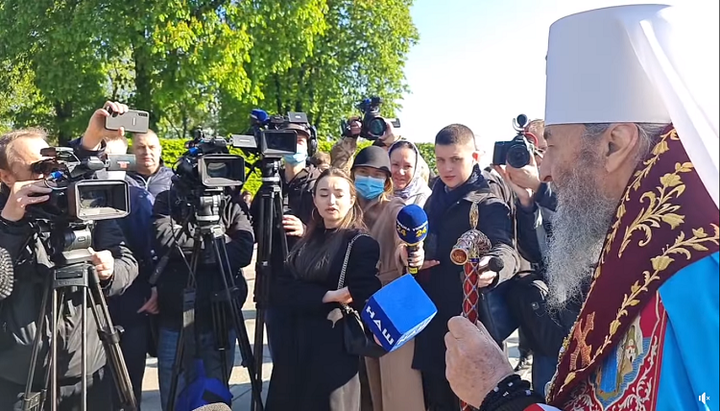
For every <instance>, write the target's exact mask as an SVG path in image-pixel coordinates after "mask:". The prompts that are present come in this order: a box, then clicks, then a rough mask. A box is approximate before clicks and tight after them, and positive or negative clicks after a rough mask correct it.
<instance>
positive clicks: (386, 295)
mask: <svg viewBox="0 0 720 411" xmlns="http://www.w3.org/2000/svg"><path fill="white" fill-rule="evenodd" d="M435 314H437V308H436V307H435V304H433V302H432V300H430V297H428V296H427V294H425V291H423V289H422V288H421V287H420V284H418V283H417V281H416V280H415V277H413V276H412V275H409V274H406V275H403V276H401V277H400V278H398V279H397V280H395V281H393V282H391V283H390V284H388V285H386V286H385V287H383V288H381V289H380V290H379V291H378V292H376V293H375V294H373V295H372V297H370V299H368V302H367V303H366V304H365V308H363V311H362V313H360V316H361V317H362V319H363V321H364V322H365V324H366V325H367V327H368V328H369V329H370V331H372V333H373V335H374V336H375V337H376V338H377V340H378V341H379V342H380V345H382V347H383V348H384V349H385V351H387V352H392V351H395V350H397V349H398V348H400V347H402V346H403V345H404V344H405V343H406V342H408V341H410V340H411V339H412V338H413V337H415V336H416V335H417V334H418V333H420V331H422V330H424V329H425V327H427V325H428V324H430V321H431V320H432V319H433V317H435Z"/></svg>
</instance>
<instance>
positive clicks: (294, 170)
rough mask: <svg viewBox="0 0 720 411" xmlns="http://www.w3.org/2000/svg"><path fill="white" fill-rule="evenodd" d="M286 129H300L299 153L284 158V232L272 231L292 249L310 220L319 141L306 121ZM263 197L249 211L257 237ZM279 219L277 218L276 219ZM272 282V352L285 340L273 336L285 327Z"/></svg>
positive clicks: (276, 268)
mask: <svg viewBox="0 0 720 411" xmlns="http://www.w3.org/2000/svg"><path fill="white" fill-rule="evenodd" d="M282 129H285V130H295V131H296V132H297V152H296V153H295V154H290V155H286V156H285V157H283V163H284V164H283V167H282V168H281V169H280V184H281V187H282V194H283V215H282V216H276V218H281V219H282V226H283V228H284V232H278V231H276V232H275V233H273V235H275V236H276V237H275V238H278V237H277V236H279V235H285V236H287V243H288V250H289V249H292V247H293V246H294V245H295V243H296V242H297V241H298V240H299V239H300V237H301V236H302V235H303V234H304V233H305V227H306V225H307V223H308V222H309V221H310V219H311V213H312V210H313V207H314V205H313V198H312V191H313V188H314V187H315V180H317V178H318V177H319V176H320V172H321V171H320V169H318V168H317V167H315V166H314V165H312V164H311V163H310V161H309V159H310V157H311V156H312V155H313V154H314V153H315V151H317V140H316V139H315V137H314V136H312V135H311V131H310V126H309V125H307V124H297V123H289V122H288V123H285V124H284V125H283V126H282ZM259 198H260V196H256V197H255V198H254V199H253V202H252V205H251V207H250V214H251V215H252V216H253V228H254V229H255V238H259V232H258V230H260V229H261V226H260V221H259V219H258V217H259V215H260V200H259ZM276 221H277V220H276ZM273 244H276V246H274V247H273V250H272V256H271V266H272V274H271V275H272V278H277V277H278V274H279V272H280V270H282V269H283V267H284V263H285V258H284V256H283V252H282V250H281V248H280V247H279V246H277V245H278V244H279V242H278V241H273ZM272 289H273V287H272V284H271V286H270V296H269V302H268V309H267V311H266V320H265V323H266V326H267V333H268V345H269V347H270V351H271V355H272V349H273V346H274V345H276V344H281V343H282V341H275V340H274V339H273V335H274V334H273V330H274V329H277V328H276V327H278V326H280V327H282V325H281V324H282V320H283V319H282V318H278V316H277V315H275V311H274V310H273V309H272V306H273V297H272Z"/></svg>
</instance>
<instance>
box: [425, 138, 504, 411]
mask: <svg viewBox="0 0 720 411" xmlns="http://www.w3.org/2000/svg"><path fill="white" fill-rule="evenodd" d="M435 155H436V159H437V169H438V174H439V175H440V181H437V182H436V183H435V185H434V187H433V192H432V194H431V195H430V198H428V200H427V203H425V212H426V213H427V216H428V236H427V239H426V240H425V243H424V246H425V257H426V266H425V267H428V266H432V267H431V268H426V269H423V270H421V271H420V272H419V273H418V275H417V279H418V282H419V283H420V285H421V286H422V287H423V289H424V290H425V292H426V293H427V294H428V296H429V297H430V299H432V301H433V302H434V303H435V306H436V307H437V314H436V315H435V317H434V318H433V320H432V321H431V322H430V324H429V325H428V326H427V328H426V329H425V330H423V331H422V332H421V333H420V334H419V335H418V336H417V337H416V340H415V357H414V360H413V368H415V369H417V370H420V371H421V373H422V377H423V389H424V391H425V404H426V406H427V407H428V410H430V411H455V410H457V409H458V407H459V404H458V399H457V397H456V396H455V394H453V392H452V390H451V389H450V385H449V384H448V382H447V380H446V379H445V344H444V341H443V338H444V336H445V334H446V333H447V330H448V328H447V321H448V320H449V319H450V318H451V317H453V316H456V315H459V314H460V313H462V303H463V290H462V278H463V267H462V266H459V265H455V264H454V263H453V262H452V261H450V251H451V249H452V247H453V245H454V244H455V243H456V241H457V240H458V238H459V237H460V236H461V235H462V234H463V233H465V232H466V231H468V230H470V229H471V228H472V227H471V226H470V218H469V213H470V208H471V205H472V203H473V202H477V203H478V204H479V205H478V209H479V215H480V219H479V223H478V227H477V229H478V230H480V231H482V232H483V233H484V234H485V235H486V236H487V237H488V239H489V240H490V242H491V243H492V249H491V251H490V252H489V253H487V255H486V256H485V257H484V258H483V260H482V261H480V265H483V264H486V262H487V260H489V259H490V257H493V256H494V257H499V258H501V259H502V260H503V262H504V268H503V269H502V270H501V271H500V272H499V273H496V272H492V271H485V272H484V273H482V274H481V275H480V281H479V286H480V287H482V288H486V289H492V288H493V287H495V286H496V285H497V284H498V283H499V282H501V281H505V280H507V279H509V278H510V277H511V276H512V275H513V274H514V273H515V267H516V265H517V256H516V254H515V251H514V249H513V240H512V224H511V219H510V209H509V207H508V206H507V205H506V204H505V203H504V201H503V200H502V199H500V198H497V196H495V195H494V194H493V192H492V190H491V189H490V186H489V185H488V182H487V181H486V180H485V178H484V177H483V174H482V171H481V169H480V167H479V166H478V164H477V162H478V158H479V151H478V149H477V147H476V142H475V137H474V135H473V133H472V131H471V130H470V129H469V128H467V127H465V126H463V125H460V124H453V125H450V126H447V127H445V128H444V129H442V130H440V132H439V133H438V134H437V136H436V137H435ZM481 309H482V308H481ZM483 314H487V313H481V314H480V315H479V317H480V318H483V316H484V315H483Z"/></svg>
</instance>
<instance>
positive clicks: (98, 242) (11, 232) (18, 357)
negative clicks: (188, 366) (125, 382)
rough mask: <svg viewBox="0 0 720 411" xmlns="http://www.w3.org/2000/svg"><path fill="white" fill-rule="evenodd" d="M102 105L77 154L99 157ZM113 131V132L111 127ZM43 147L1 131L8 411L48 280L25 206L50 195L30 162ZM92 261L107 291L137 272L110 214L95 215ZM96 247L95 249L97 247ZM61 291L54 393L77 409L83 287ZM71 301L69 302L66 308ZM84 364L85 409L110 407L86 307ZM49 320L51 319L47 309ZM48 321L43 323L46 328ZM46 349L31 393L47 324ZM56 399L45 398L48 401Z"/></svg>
mask: <svg viewBox="0 0 720 411" xmlns="http://www.w3.org/2000/svg"><path fill="white" fill-rule="evenodd" d="M106 107H111V108H112V109H113V111H115V112H119V113H122V112H124V111H125V110H127V107H125V106H122V105H120V104H116V103H110V102H108V103H106ZM107 115H108V112H107V111H106V110H105V109H100V110H97V111H96V112H95V113H94V114H93V116H92V118H91V119H90V124H89V126H88V129H87V130H86V132H85V134H84V136H83V138H82V141H81V143H80V144H79V145H77V146H76V147H74V150H75V154H76V155H77V156H78V157H79V158H80V159H83V158H87V157H89V156H91V155H102V151H103V148H104V147H103V146H102V145H101V141H102V139H103V137H104V136H105V135H106V134H108V133H110V132H109V131H107V130H105V127H104V123H105V117H107ZM114 133H117V132H114ZM45 147H48V144H47V142H46V135H45V133H44V132H42V131H40V130H19V131H15V132H11V133H8V134H5V135H4V136H2V137H0V177H2V183H3V185H2V194H1V195H0V208H1V209H2V213H1V214H0V247H2V248H4V249H6V250H7V251H8V252H9V253H10V255H11V257H12V259H13V274H14V288H13V291H12V294H10V296H9V297H8V298H7V299H5V300H3V301H0V306H1V308H0V323H1V324H0V330H1V331H0V409H2V410H13V409H20V407H21V406H22V399H21V394H22V393H23V392H24V391H25V383H26V380H27V377H28V371H29V366H30V354H31V350H32V344H33V340H34V338H35V335H36V332H37V328H36V327H37V325H36V321H37V319H38V317H39V315H40V308H41V303H42V297H43V294H44V292H45V290H46V289H47V288H48V287H50V286H51V284H50V283H49V279H50V278H51V270H52V267H53V263H52V262H51V261H50V259H49V257H48V253H47V250H46V247H45V245H44V244H43V243H42V241H41V240H40V237H39V229H38V225H37V220H33V219H32V218H31V217H30V216H29V215H28V214H27V212H29V211H31V210H32V208H30V209H28V206H37V205H40V204H42V203H44V202H46V201H47V200H48V199H49V193H50V189H49V188H47V186H45V183H44V182H43V181H42V178H43V176H42V175H37V174H34V173H33V172H32V169H31V164H32V163H34V162H36V161H38V160H41V159H42V157H41V156H40V150H41V149H42V148H45ZM92 240H93V242H92V249H90V251H91V253H92V263H94V264H95V270H96V271H97V274H98V277H99V279H100V281H101V283H100V285H101V286H102V288H103V290H104V291H105V294H106V295H117V294H121V293H122V292H123V291H124V290H125V289H126V288H127V287H128V286H130V284H131V283H132V282H133V280H134V278H135V277H136V276H137V262H136V261H135V259H134V257H133V256H132V254H131V253H130V251H129V250H128V249H127V247H125V241H124V238H123V235H122V232H121V231H120V228H119V227H118V225H117V223H116V222H115V221H113V220H103V221H98V222H97V223H96V225H95V229H94V230H93V236H92ZM94 250H97V251H94ZM82 292H84V291H75V292H72V293H69V294H66V295H65V297H66V298H65V301H66V303H65V304H64V306H65V307H66V310H65V315H64V316H62V317H61V318H60V320H59V323H58V324H57V330H58V334H57V338H58V379H59V381H58V387H59V389H58V395H59V397H60V398H59V399H58V400H59V404H60V409H61V410H65V409H79V408H80V401H81V397H80V392H81V371H82V369H81V366H80V365H81V361H80V359H81V351H80V350H81V342H82V334H81V324H82V322H81V315H82V312H81V310H80V309H79V308H80V301H81V297H80V296H81V295H82V294H81V293H82ZM67 305H70V307H67ZM85 315H86V316H87V318H88V321H87V324H88V327H87V330H86V332H85V337H86V338H87V348H88V352H87V370H88V373H89V376H88V377H89V383H88V393H87V394H88V397H87V400H88V403H87V405H88V409H108V408H107V405H108V398H110V395H111V389H112V388H111V387H112V385H111V380H110V375H109V370H108V369H107V368H106V367H105V364H106V358H105V352H104V350H103V346H102V344H101V342H100V340H99V338H98V332H97V326H96V324H95V321H94V320H93V314H92V311H91V309H90V308H89V307H88V309H87V310H86V313H85ZM45 321H46V324H48V323H49V322H50V321H51V320H50V318H49V310H48V312H47V314H46V318H45ZM46 327H47V326H46ZM42 332H43V333H45V335H44V336H43V340H42V341H43V347H45V348H44V349H42V350H41V353H40V357H39V359H38V366H37V368H36V370H35V379H34V381H33V384H34V386H33V387H32V389H33V390H34V391H36V392H37V391H39V390H41V389H44V388H45V371H46V368H47V367H46V365H45V364H47V362H46V361H47V358H46V357H47V355H48V350H47V347H48V346H49V334H47V333H48V330H47V328H45V329H43V330H42ZM52 400H54V399H52V398H48V401H52Z"/></svg>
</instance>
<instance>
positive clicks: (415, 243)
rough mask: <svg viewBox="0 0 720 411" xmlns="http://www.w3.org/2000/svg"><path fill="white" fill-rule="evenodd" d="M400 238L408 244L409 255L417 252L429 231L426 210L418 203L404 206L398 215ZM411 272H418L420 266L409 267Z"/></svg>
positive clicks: (397, 224)
mask: <svg viewBox="0 0 720 411" xmlns="http://www.w3.org/2000/svg"><path fill="white" fill-rule="evenodd" d="M395 230H397V233H398V236H399V237H400V239H401V240H402V241H403V242H404V243H405V244H407V252H408V256H410V254H412V253H414V252H417V251H418V248H419V246H420V243H421V242H422V241H423V240H425V237H427V232H428V218H427V214H425V211H424V210H423V209H422V208H421V207H420V206H418V205H416V204H410V205H406V206H405V207H403V208H402V209H401V210H400V212H399V213H398V216H397V222H396V225H395ZM408 272H409V273H410V274H417V272H418V267H412V266H410V267H408Z"/></svg>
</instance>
